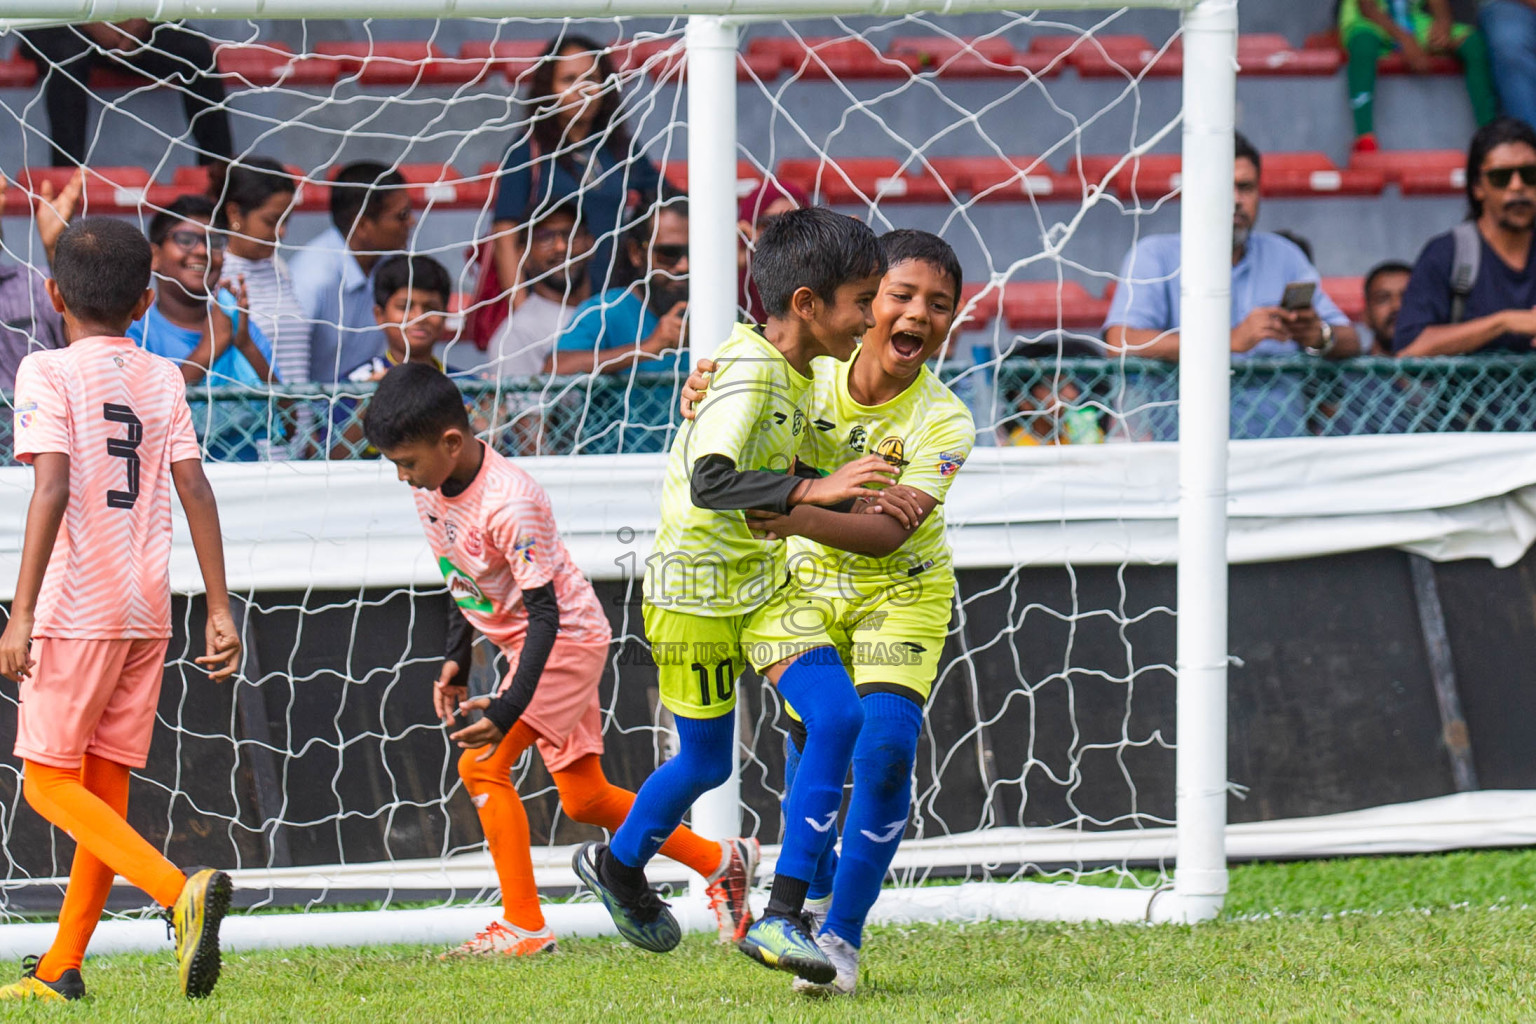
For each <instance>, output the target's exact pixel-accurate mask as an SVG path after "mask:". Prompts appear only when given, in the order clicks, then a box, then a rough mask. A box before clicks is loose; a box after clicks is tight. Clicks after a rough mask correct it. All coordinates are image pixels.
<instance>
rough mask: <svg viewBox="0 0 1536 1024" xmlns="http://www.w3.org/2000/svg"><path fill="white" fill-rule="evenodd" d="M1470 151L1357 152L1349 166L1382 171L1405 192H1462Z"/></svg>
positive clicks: (1449, 193) (1429, 193) (1450, 193)
mask: <svg viewBox="0 0 1536 1024" xmlns="http://www.w3.org/2000/svg"><path fill="white" fill-rule="evenodd" d="M1466 164H1467V155H1466V154H1465V153H1463V152H1462V151H1461V150H1459V149H1418V150H1415V149H1394V150H1378V151H1377V152H1375V153H1356V154H1355V155H1354V156H1352V157H1350V158H1349V166H1350V167H1352V168H1360V169H1362V170H1375V171H1380V172H1381V173H1382V175H1383V176H1385V178H1386V180H1387V183H1388V184H1395V185H1397V186H1398V188H1400V189H1401V190H1402V192H1403V194H1404V195H1445V196H1454V195H1461V193H1462V192H1463V191H1464V190H1465V189H1466V185H1467V168H1466Z"/></svg>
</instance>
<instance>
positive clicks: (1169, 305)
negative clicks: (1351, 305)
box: [1104, 133, 1360, 439]
mask: <svg viewBox="0 0 1536 1024" xmlns="http://www.w3.org/2000/svg"><path fill="white" fill-rule="evenodd" d="M1234 142H1235V148H1236V153H1235V157H1236V159H1235V160H1234V162H1233V168H1232V187H1233V198H1234V201H1233V208H1232V357H1233V359H1234V360H1241V359H1248V358H1277V357H1291V356H1303V357H1306V356H1313V357H1321V358H1328V359H1342V358H1344V357H1347V356H1353V355H1356V354H1358V353H1359V351H1360V341H1359V335H1358V334H1357V333H1356V331H1355V328H1354V325H1352V324H1351V323H1350V322H1349V318H1348V317H1347V316H1345V315H1344V314H1343V313H1342V312H1340V310H1339V307H1338V306H1336V305H1334V303H1333V300H1331V299H1330V298H1328V296H1327V295H1325V294H1324V293H1323V290H1322V289H1321V288H1320V287H1318V282H1319V281H1320V280H1321V278H1320V277H1319V275H1318V272H1317V268H1316V267H1314V266H1312V264H1311V262H1309V261H1308V260H1307V257H1306V255H1305V254H1303V253H1302V251H1301V249H1299V248H1298V247H1297V246H1296V245H1295V244H1294V243H1293V242H1290V241H1288V240H1287V239H1284V238H1281V237H1280V236H1279V235H1275V234H1271V233H1269V232H1265V231H1255V230H1254V223H1255V222H1256V221H1257V220H1258V217H1259V172H1260V166H1261V162H1262V161H1261V158H1260V156H1259V151H1258V150H1257V149H1255V148H1254V147H1253V144H1252V143H1250V142H1249V141H1248V140H1247V139H1246V138H1244V137H1243V136H1242V134H1241V133H1237V134H1235V137H1234ZM1119 282H1120V283H1119V286H1118V287H1117V288H1116V289H1115V297H1114V301H1113V302H1112V303H1111V305H1110V309H1109V315H1108V316H1107V317H1106V318H1105V321H1104V342H1105V344H1106V345H1107V346H1108V348H1109V350H1110V351H1111V352H1113V353H1117V354H1118V353H1124V354H1125V355H1130V356H1140V357H1142V358H1150V359H1165V360H1167V361H1169V362H1177V361H1178V358H1179V323H1180V318H1181V317H1180V314H1181V309H1180V303H1179V236H1178V235H1149V236H1147V237H1145V238H1143V239H1142V240H1141V241H1139V242H1137V243H1136V245H1135V246H1134V247H1133V248H1132V249H1131V251H1130V252H1129V253H1127V254H1126V257H1125V262H1124V264H1123V265H1122V266H1121V269H1120V278H1119ZM1305 405H1306V403H1305V401H1304V398H1303V396H1302V395H1301V393H1300V386H1299V382H1292V381H1285V380H1281V381H1276V382H1274V383H1267V384H1264V385H1261V386H1253V387H1244V386H1237V387H1234V389H1233V393H1232V436H1233V437H1278V436H1289V435H1295V434H1302V433H1306V432H1307V430H1306V413H1305ZM1146 419H1147V420H1148V425H1147V426H1146V427H1145V428H1144V429H1145V431H1147V432H1149V436H1151V437H1154V438H1157V439H1168V438H1171V437H1173V436H1176V434H1175V432H1174V425H1173V419H1172V418H1171V417H1163V416H1161V415H1160V414H1153V415H1149V416H1148V417H1146ZM1165 419H1166V420H1167V422H1163V420H1165Z"/></svg>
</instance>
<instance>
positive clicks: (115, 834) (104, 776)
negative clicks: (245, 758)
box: [22, 757, 187, 915]
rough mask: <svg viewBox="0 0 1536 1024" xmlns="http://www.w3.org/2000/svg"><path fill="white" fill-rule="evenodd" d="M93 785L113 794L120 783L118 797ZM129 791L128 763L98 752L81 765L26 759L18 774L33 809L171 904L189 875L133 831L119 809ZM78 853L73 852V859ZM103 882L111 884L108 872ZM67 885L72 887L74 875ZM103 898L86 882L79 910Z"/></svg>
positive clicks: (111, 866) (153, 895)
mask: <svg viewBox="0 0 1536 1024" xmlns="http://www.w3.org/2000/svg"><path fill="white" fill-rule="evenodd" d="M93 785H99V786H101V787H102V788H104V789H105V790H106V791H107V793H108V795H109V796H115V795H116V792H117V787H121V790H122V797H121V798H120V801H119V802H113V801H111V800H108V799H103V797H102V796H99V795H98V793H97V792H93V790H92V789H91V788H88V787H90V786H93ZM127 791H128V768H127V767H126V766H125V765H120V764H113V763H111V762H109V761H103V759H101V758H91V757H87V763H86V764H85V765H83V766H82V767H80V768H54V767H51V766H49V765H46V764H38V763H37V762H36V761H26V762H25V769H24V774H23V776H22V793H23V794H24V795H25V796H26V798H27V803H29V804H31V805H32V809H33V810H35V811H37V813H38V814H41V815H42V816H43V817H44V818H46V819H47V820H48V821H50V822H52V823H53V824H54V825H57V826H58V827H59V828H61V829H63V830H64V831H66V832H68V833H69V834H70V835H71V836H73V837H74V840H75V842H76V844H78V846H79V848H80V849H84V850H86V851H88V852H89V853H90V854H91V856H93V857H94V858H96V859H97V860H99V861H101V862H102V864H103V865H104V866H105V867H106V869H107V870H108V871H110V872H112V873H114V874H119V875H122V876H123V877H124V878H126V879H128V881H130V882H132V883H133V884H134V885H136V886H138V887H139V888H140V889H143V890H144V891H145V892H147V893H149V895H150V898H151V899H153V900H154V901H155V902H156V903H158V904H160V905H161V906H164V907H169V906H171V905H172V904H174V903H175V902H176V897H177V896H180V895H181V887H182V886H183V885H185V884H186V882H187V876H186V875H184V874H182V873H181V872H180V871H179V870H177V868H176V865H174V864H172V863H171V862H170V861H168V860H166V859H165V858H164V857H162V856H161V855H160V851H158V850H156V849H155V848H154V847H153V846H151V845H149V843H148V842H147V841H145V839H144V837H143V836H141V835H139V834H138V833H137V832H135V831H134V830H133V826H131V825H129V824H128V821H127V819H126V818H124V817H123V812H122V811H120V810H118V808H119V807H122V808H124V809H126V807H127V802H128V798H127ZM78 857H79V855H78V852H77V854H76V864H77V865H78V864H79V859H78ZM87 866H89V865H87ZM72 870H73V869H72ZM86 877H87V878H90V877H91V876H90V875H87V876H86ZM97 877H99V876H97ZM71 878H73V873H71ZM106 884H107V886H110V885H111V879H110V878H108V879H107V883H106ZM70 887H71V888H73V887H74V884H73V881H71V884H70ZM67 898H68V897H67V896H66V899H67ZM105 898H106V897H105V895H104V894H99V893H98V894H96V895H95V896H93V895H92V892H91V885H90V883H88V884H87V891H86V893H84V894H83V895H82V896H81V901H82V906H81V907H80V910H81V913H84V912H85V911H86V910H89V909H90V907H91V906H92V903H91V902H90V901H91V900H93V899H101V900H105ZM99 913H100V911H98V912H97V914H98V915H99Z"/></svg>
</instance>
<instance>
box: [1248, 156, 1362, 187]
mask: <svg viewBox="0 0 1536 1024" xmlns="http://www.w3.org/2000/svg"><path fill="white" fill-rule="evenodd" d="M1385 184H1386V176H1385V175H1384V174H1383V173H1382V172H1381V171H1380V170H1377V169H1375V168H1356V167H1346V168H1339V167H1336V166H1334V163H1333V161H1332V160H1329V159H1328V157H1327V156H1326V155H1325V154H1322V153H1265V154H1264V173H1263V177H1262V179H1261V181H1260V185H1261V187H1262V190H1263V194H1264V195H1266V196H1277V197H1285V196H1315V195H1328V194H1338V195H1346V196H1375V195H1380V194H1381V190H1382V188H1383V186H1385Z"/></svg>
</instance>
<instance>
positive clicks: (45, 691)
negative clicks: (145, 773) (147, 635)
mask: <svg viewBox="0 0 1536 1024" xmlns="http://www.w3.org/2000/svg"><path fill="white" fill-rule="evenodd" d="M169 645H170V640H169V639H168V638H159V639H151V640H65V639H60V638H57V637H46V636H40V637H34V638H33V640H32V660H33V661H34V662H36V664H35V665H34V666H33V668H32V675H31V676H30V677H29V678H27V679H24V680H22V683H21V702H20V705H19V706H18V708H17V715H16V718H17V722H16V756H17V757H21V758H25V759H26V760H28V761H36V762H37V763H38V764H46V765H50V766H52V767H54V768H78V767H80V763H81V761H82V760H83V759H84V757H85V755H86V754H93V755H95V756H96V757H101V758H105V759H107V760H108V761H115V762H117V763H118V764H124V765H127V766H128V767H130V768H142V767H144V765H145V763H146V762H147V761H148V760H149V740H150V737H151V736H152V735H153V734H154V731H155V708H156V706H157V705H158V704H159V702H160V680H161V678H162V676H163V675H164V673H165V650H166V647H167V646H169Z"/></svg>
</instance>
